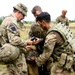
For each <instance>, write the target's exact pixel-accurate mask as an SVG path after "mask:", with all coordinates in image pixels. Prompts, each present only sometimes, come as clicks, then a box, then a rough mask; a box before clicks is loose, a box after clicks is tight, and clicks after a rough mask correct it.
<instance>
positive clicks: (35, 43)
mask: <svg viewBox="0 0 75 75" xmlns="http://www.w3.org/2000/svg"><path fill="white" fill-rule="evenodd" d="M40 41H41V39H40V38H36V40H33V45H37V44H38V43H39V42H40Z"/></svg>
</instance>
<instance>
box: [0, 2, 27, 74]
mask: <svg viewBox="0 0 75 75" xmlns="http://www.w3.org/2000/svg"><path fill="white" fill-rule="evenodd" d="M15 7H16V8H17V9H18V10H19V11H22V13H23V14H24V15H26V12H27V11H25V10H27V8H26V7H25V6H23V5H22V4H21V3H20V4H18V5H17V6H15ZM23 7H25V8H26V9H25V10H24V8H23ZM22 8H23V10H24V11H23V10H21V9H22ZM17 25H18V22H17V18H16V17H15V16H14V15H13V14H11V15H9V16H7V17H6V18H5V19H4V20H3V22H2V24H1V29H4V32H5V33H4V34H3V36H2V40H1V45H2V47H1V50H0V53H1V54H0V61H1V60H2V61H4V62H5V63H6V65H7V69H8V71H9V74H8V75H27V74H28V73H27V65H26V59H25V46H26V45H27V42H26V41H25V40H22V39H21V38H20V33H19V29H18V26H17ZM17 53H18V54H17ZM13 54H14V55H13ZM1 57H2V58H1ZM14 58H15V59H14ZM3 75H4V74H3Z"/></svg>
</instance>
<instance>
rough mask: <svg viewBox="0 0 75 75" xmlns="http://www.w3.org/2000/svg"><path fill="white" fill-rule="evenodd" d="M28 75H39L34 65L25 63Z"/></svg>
mask: <svg viewBox="0 0 75 75" xmlns="http://www.w3.org/2000/svg"><path fill="white" fill-rule="evenodd" d="M27 67H28V75H39V72H38V66H37V65H36V63H31V62H27Z"/></svg>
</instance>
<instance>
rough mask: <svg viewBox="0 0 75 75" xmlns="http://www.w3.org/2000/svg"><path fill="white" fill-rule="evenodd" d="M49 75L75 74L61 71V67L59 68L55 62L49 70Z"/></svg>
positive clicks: (74, 74)
mask: <svg viewBox="0 0 75 75" xmlns="http://www.w3.org/2000/svg"><path fill="white" fill-rule="evenodd" d="M51 75H75V72H71V71H69V70H66V69H63V67H59V66H58V63H57V62H55V63H53V66H52V68H51Z"/></svg>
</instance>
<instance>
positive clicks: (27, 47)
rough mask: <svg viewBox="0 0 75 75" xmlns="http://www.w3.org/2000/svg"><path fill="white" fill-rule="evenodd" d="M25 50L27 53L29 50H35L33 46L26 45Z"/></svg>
mask: <svg viewBox="0 0 75 75" xmlns="http://www.w3.org/2000/svg"><path fill="white" fill-rule="evenodd" d="M25 48H26V50H27V51H29V50H36V47H35V46H33V45H27V46H26V47H25Z"/></svg>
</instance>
